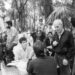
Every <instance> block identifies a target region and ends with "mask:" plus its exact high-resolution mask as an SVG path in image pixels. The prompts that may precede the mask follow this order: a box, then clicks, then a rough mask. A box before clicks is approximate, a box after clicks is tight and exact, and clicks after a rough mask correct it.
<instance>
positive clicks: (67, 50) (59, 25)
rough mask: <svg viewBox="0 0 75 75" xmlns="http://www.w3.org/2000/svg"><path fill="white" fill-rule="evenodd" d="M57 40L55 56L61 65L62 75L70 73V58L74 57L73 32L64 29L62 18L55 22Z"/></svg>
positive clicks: (55, 42) (54, 44)
mask: <svg viewBox="0 0 75 75" xmlns="http://www.w3.org/2000/svg"><path fill="white" fill-rule="evenodd" d="M53 29H54V30H55V32H56V34H55V41H54V42H53V46H54V51H55V53H56V54H55V58H56V60H57V64H58V66H59V67H60V75H70V60H71V59H73V50H74V39H73V36H72V33H71V32H69V31H66V30H64V26H63V22H62V20H61V19H56V20H55V21H54V22H53Z"/></svg>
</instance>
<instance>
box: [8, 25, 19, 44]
mask: <svg viewBox="0 0 75 75" xmlns="http://www.w3.org/2000/svg"><path fill="white" fill-rule="evenodd" d="M14 36H15V38H14V40H13V41H12V42H11V40H12V39H13V37H14ZM10 43H18V31H17V29H16V28H15V27H13V26H12V27H11V29H7V44H10Z"/></svg>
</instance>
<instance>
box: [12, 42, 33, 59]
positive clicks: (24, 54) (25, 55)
mask: <svg viewBox="0 0 75 75" xmlns="http://www.w3.org/2000/svg"><path fill="white" fill-rule="evenodd" d="M13 54H14V56H15V57H14V59H15V60H28V59H30V58H32V56H33V55H34V51H33V48H32V47H30V46H27V48H26V50H24V49H23V48H22V46H21V44H20V43H19V44H18V45H17V46H15V47H14V48H13Z"/></svg>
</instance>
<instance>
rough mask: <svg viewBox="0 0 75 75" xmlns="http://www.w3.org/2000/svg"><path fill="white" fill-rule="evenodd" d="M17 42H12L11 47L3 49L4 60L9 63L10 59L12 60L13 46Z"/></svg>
mask: <svg viewBox="0 0 75 75" xmlns="http://www.w3.org/2000/svg"><path fill="white" fill-rule="evenodd" d="M16 45H17V44H15V43H14V44H13V45H12V47H11V48H10V49H7V48H6V51H5V58H6V62H7V63H9V62H11V61H12V60H14V54H13V51H12V50H13V47H14V46H16Z"/></svg>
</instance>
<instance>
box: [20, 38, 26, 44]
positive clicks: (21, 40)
mask: <svg viewBox="0 0 75 75" xmlns="http://www.w3.org/2000/svg"><path fill="white" fill-rule="evenodd" d="M23 41H27V39H26V38H25V37H21V38H20V39H19V42H20V43H22V42H23Z"/></svg>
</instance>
